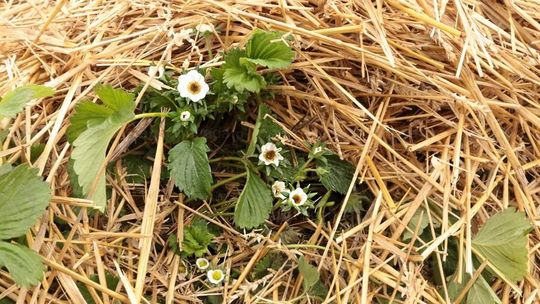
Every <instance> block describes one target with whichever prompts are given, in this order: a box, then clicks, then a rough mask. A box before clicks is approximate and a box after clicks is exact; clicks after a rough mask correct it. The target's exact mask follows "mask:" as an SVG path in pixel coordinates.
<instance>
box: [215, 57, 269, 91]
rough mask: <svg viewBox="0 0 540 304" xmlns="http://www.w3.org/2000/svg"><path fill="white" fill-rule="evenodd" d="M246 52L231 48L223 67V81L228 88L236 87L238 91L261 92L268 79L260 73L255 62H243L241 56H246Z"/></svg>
mask: <svg viewBox="0 0 540 304" xmlns="http://www.w3.org/2000/svg"><path fill="white" fill-rule="evenodd" d="M245 54H246V53H245V52H244V51H241V50H239V49H232V50H230V51H229V52H228V53H227V55H225V58H224V59H225V63H224V64H223V66H222V67H221V68H222V69H223V71H224V72H223V82H224V83H225V84H226V85H227V87H228V88H234V89H235V90H236V91H238V92H243V91H244V90H247V91H249V92H255V93H258V92H260V90H261V89H264V88H265V87H266V81H265V80H264V77H262V76H261V75H260V74H259V73H257V70H256V66H255V64H253V63H250V62H245V63H244V64H242V63H241V62H240V58H245V57H244V56H245Z"/></svg>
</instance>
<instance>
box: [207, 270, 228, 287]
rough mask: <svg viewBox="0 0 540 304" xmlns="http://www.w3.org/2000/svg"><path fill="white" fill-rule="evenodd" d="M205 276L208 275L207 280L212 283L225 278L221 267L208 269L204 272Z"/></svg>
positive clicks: (217, 282) (219, 281)
mask: <svg viewBox="0 0 540 304" xmlns="http://www.w3.org/2000/svg"><path fill="white" fill-rule="evenodd" d="M206 276H207V277H208V281H210V283H212V284H219V283H221V282H222V281H223V279H225V273H223V270H221V269H210V270H208V272H207V273H206Z"/></svg>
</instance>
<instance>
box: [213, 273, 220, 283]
mask: <svg viewBox="0 0 540 304" xmlns="http://www.w3.org/2000/svg"><path fill="white" fill-rule="evenodd" d="M212 279H214V280H216V281H219V280H221V272H219V271H214V272H213V273H212Z"/></svg>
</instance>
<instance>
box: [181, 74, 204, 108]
mask: <svg viewBox="0 0 540 304" xmlns="http://www.w3.org/2000/svg"><path fill="white" fill-rule="evenodd" d="M193 82H196V83H197V84H198V86H199V92H196V93H193V92H191V91H190V85H191V84H193ZM209 90H210V88H209V87H208V84H207V83H206V82H205V80H204V76H203V75H202V74H201V73H199V72H198V71H196V70H191V71H189V72H188V73H187V74H184V75H181V76H180V77H178V91H179V92H180V96H182V97H184V98H188V99H190V100H191V101H193V102H199V101H200V100H201V99H203V98H204V97H206V94H207V93H208V91H209Z"/></svg>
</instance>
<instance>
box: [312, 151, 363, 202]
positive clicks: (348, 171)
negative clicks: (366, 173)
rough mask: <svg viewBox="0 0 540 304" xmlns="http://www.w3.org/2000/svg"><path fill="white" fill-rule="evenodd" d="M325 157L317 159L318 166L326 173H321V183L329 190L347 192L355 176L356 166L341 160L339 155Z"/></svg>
mask: <svg viewBox="0 0 540 304" xmlns="http://www.w3.org/2000/svg"><path fill="white" fill-rule="evenodd" d="M325 159H326V161H324V159H317V160H316V163H317V167H318V168H322V169H324V170H321V171H324V173H322V174H321V173H319V172H320V171H317V173H319V178H320V180H321V183H322V184H323V185H324V187H326V189H328V190H332V191H336V192H339V193H341V194H346V193H347V191H349V185H350V184H351V181H352V179H353V177H354V167H353V166H352V165H351V164H350V163H349V162H347V161H344V160H341V159H340V158H339V156H337V155H329V156H326V157H325Z"/></svg>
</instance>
